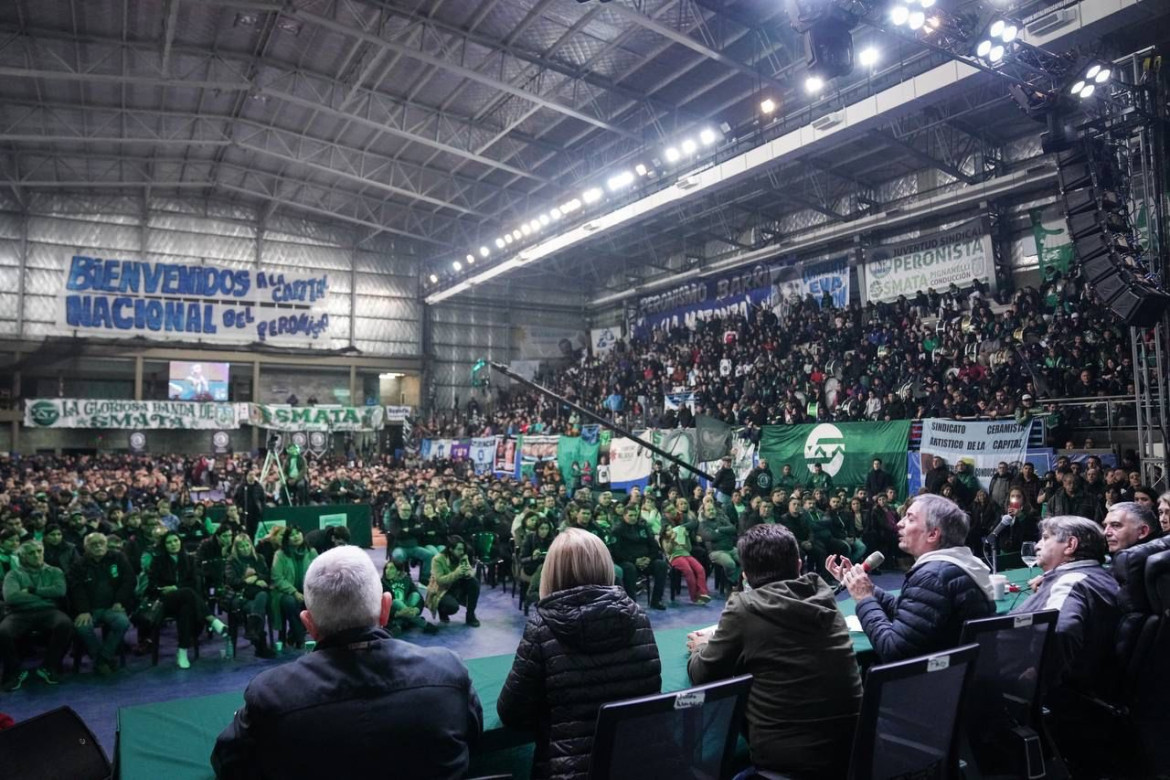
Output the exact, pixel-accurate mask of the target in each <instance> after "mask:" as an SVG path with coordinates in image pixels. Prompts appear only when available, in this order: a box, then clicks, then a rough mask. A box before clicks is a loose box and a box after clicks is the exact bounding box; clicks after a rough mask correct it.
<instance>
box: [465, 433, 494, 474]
mask: <svg viewBox="0 0 1170 780" xmlns="http://www.w3.org/2000/svg"><path fill="white" fill-rule="evenodd" d="M498 441H499V440H498V439H497V438H496V437H495V436H489V437H485V438H482V439H472V440H471V452H470V455H469V457H470V458H471V462H472V464H474V466H475V473H476V474H488V473H491V470H492V469H493V468H495V464H496V443H497V442H498Z"/></svg>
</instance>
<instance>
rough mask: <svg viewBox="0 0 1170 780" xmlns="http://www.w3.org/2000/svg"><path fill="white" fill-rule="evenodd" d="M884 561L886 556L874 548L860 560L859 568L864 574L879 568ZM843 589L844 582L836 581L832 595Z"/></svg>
mask: <svg viewBox="0 0 1170 780" xmlns="http://www.w3.org/2000/svg"><path fill="white" fill-rule="evenodd" d="M885 562H886V556H884V555H882V553H881V551H880V550H874V551H873V552H871V553H870V554H869V555H868V556H866V558H865V560H864V561H862V563H861V570H862V571H863V572H865V573H866V574H869V573H870V572H871V571H874V570H875V569H880V568H881V565H882V564H883V563H885ZM843 590H845V583H843V582H841V583H838V584H837V587H835V588H833V595H836V594H838V593H840V592H841V591H843Z"/></svg>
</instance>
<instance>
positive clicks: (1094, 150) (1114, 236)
mask: <svg viewBox="0 0 1170 780" xmlns="http://www.w3.org/2000/svg"><path fill="white" fill-rule="evenodd" d="M1057 162H1058V164H1059V169H1060V189H1061V196H1062V198H1063V200H1064V213H1065V220H1066V221H1067V224H1068V234H1069V237H1070V238H1071V239H1072V241H1073V247H1074V250H1075V252H1076V255H1077V260H1078V262H1079V263H1080V269H1081V276H1082V277H1083V278H1084V280H1085V283H1086V284H1087V285H1088V286H1089V289H1090V290H1091V291H1092V292H1093V293H1094V294H1095V295H1096V296H1097V298H1098V300H1100V301H1101V302H1102V303H1104V304H1105V305H1106V306H1108V307H1109V309H1110V310H1111V311H1112V312H1113V313H1114V314H1116V315H1117V316H1118V317H1120V318H1121V319H1122V320H1124V321H1125V322H1126V323H1127V324H1129V325H1136V326H1139V327H1149V326H1152V325H1155V324H1157V322H1158V321H1159V320H1160V319H1161V318H1162V315H1163V313H1164V312H1165V311H1166V307H1167V306H1170V296H1168V295H1167V294H1166V293H1165V292H1164V291H1162V290H1159V289H1158V288H1157V287H1155V286H1154V285H1152V284H1150V283H1149V282H1148V281H1146V280H1145V279H1144V278H1143V276H1144V274H1143V272H1142V270H1141V267H1140V263H1139V262H1138V252H1139V249H1138V247H1137V246H1135V245H1134V243H1133V238H1132V236H1133V231H1132V229H1131V226H1130V223H1129V214H1128V211H1127V210H1126V208H1125V199H1124V198H1123V197H1122V196H1121V194H1120V193H1119V192H1118V191H1117V186H1118V184H1119V173H1118V172H1117V171H1116V170H1115V168H1114V165H1113V158H1112V156H1111V155H1110V154H1109V153H1108V149H1107V148H1106V147H1105V145H1104V144H1103V143H1102V142H1101V141H1098V140H1095V139H1085V140H1083V141H1081V142H1080V143H1079V144H1078V145H1077V146H1075V147H1074V148H1072V149H1069V150H1068V151H1065V152H1061V153H1060V155H1059V156H1058V157H1057Z"/></svg>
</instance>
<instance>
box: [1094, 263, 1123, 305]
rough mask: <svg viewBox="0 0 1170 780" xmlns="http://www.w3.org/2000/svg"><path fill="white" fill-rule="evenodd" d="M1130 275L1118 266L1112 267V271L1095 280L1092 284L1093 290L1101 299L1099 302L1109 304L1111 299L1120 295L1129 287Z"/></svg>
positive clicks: (1111, 301)
mask: <svg viewBox="0 0 1170 780" xmlns="http://www.w3.org/2000/svg"><path fill="white" fill-rule="evenodd" d="M1129 279H1130V276H1129V274H1128V273H1124V272H1122V271H1121V270H1119V269H1118V268H1114V269H1113V273H1111V274H1106V275H1105V276H1102V277H1101V278H1100V279H1098V280H1097V282H1096V284H1094V285H1093V292H1094V293H1096V294H1097V297H1098V298H1099V299H1100V300H1101V303H1104V304H1106V305H1111V304H1112V303H1113V299H1114V298H1116V297H1117V296H1119V295H1121V294H1122V293H1123V292H1125V290H1127V289H1128V288H1129Z"/></svg>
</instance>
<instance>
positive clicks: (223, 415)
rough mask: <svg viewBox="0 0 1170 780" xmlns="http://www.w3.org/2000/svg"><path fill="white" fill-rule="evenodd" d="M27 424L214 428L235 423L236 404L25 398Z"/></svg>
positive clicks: (139, 428) (41, 425)
mask: <svg viewBox="0 0 1170 780" xmlns="http://www.w3.org/2000/svg"><path fill="white" fill-rule="evenodd" d="M24 424H25V425H27V426H28V427H30V428H126V429H131V430H135V429H137V430H157V429H160V428H172V429H178V430H215V429H220V428H237V427H239V425H238V422H237V419H236V404H214V403H196V402H194V401H112V400H111V401H101V400H96V399H89V398H42V399H26V400H25V402H24Z"/></svg>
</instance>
